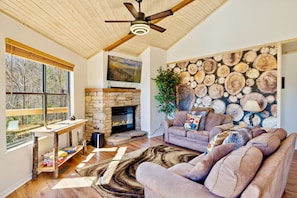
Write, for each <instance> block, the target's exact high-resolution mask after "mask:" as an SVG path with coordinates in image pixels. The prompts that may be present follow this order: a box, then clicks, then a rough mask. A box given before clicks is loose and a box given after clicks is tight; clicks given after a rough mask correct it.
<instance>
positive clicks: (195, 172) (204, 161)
mask: <svg viewBox="0 0 297 198" xmlns="http://www.w3.org/2000/svg"><path fill="white" fill-rule="evenodd" d="M234 146H235V144H234V143H231V144H224V145H219V146H217V147H215V148H214V149H213V150H212V152H210V153H208V154H204V155H203V157H201V158H199V161H197V163H196V165H195V166H194V167H192V168H191V170H189V173H188V175H187V177H188V178H189V179H191V180H193V181H197V182H198V181H202V180H203V179H205V178H206V177H207V175H208V173H209V171H210V169H211V168H212V166H213V165H214V164H215V163H216V162H217V161H218V160H220V159H221V158H222V157H224V156H226V155H227V154H228V153H230V152H231V151H233V149H234Z"/></svg>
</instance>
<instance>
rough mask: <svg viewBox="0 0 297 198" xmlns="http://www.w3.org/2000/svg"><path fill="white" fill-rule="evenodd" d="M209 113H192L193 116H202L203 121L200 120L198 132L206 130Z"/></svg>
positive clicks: (206, 111) (205, 111)
mask: <svg viewBox="0 0 297 198" xmlns="http://www.w3.org/2000/svg"><path fill="white" fill-rule="evenodd" d="M208 112H209V110H204V111H191V114H193V115H201V120H200V124H199V128H198V130H204V129H205V121H206V116H207V114H208Z"/></svg>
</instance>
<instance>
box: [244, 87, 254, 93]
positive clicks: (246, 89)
mask: <svg viewBox="0 0 297 198" xmlns="http://www.w3.org/2000/svg"><path fill="white" fill-rule="evenodd" d="M251 92H252V88H251V87H244V88H243V89H242V93H244V94H249V93H251Z"/></svg>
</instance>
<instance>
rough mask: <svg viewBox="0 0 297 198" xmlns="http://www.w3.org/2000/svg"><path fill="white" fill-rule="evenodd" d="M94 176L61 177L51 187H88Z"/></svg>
mask: <svg viewBox="0 0 297 198" xmlns="http://www.w3.org/2000/svg"><path fill="white" fill-rule="evenodd" d="M95 179H96V177H79V178H64V179H61V180H60V181H59V182H58V183H57V184H56V185H55V186H54V187H53V188H52V189H63V188H79V187H90V186H91V185H92V182H93V181H94V180H95Z"/></svg>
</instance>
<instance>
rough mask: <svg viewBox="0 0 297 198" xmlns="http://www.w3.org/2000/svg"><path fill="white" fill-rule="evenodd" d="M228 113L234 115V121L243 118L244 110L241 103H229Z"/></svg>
mask: <svg viewBox="0 0 297 198" xmlns="http://www.w3.org/2000/svg"><path fill="white" fill-rule="evenodd" d="M226 114H228V115H231V116H233V120H234V121H239V120H241V119H242V117H243V115H244V112H243V110H242V108H241V106H240V105H239V104H229V105H228V106H227V109H226Z"/></svg>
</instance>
